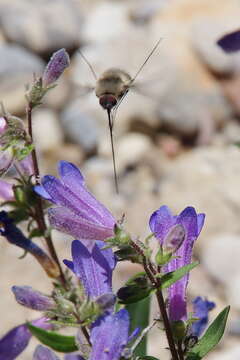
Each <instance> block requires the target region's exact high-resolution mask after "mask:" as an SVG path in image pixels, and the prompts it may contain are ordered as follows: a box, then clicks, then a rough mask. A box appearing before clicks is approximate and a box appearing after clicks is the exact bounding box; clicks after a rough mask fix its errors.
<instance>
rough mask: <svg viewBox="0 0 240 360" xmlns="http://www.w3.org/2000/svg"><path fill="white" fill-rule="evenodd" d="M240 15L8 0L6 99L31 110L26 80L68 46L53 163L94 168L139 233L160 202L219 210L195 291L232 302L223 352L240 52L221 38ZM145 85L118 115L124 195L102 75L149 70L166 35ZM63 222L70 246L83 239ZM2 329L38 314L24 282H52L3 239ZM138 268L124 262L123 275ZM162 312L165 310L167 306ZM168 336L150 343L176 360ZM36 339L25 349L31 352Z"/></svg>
mask: <svg viewBox="0 0 240 360" xmlns="http://www.w3.org/2000/svg"><path fill="white" fill-rule="evenodd" d="M239 26H240V2H239V0H211V1H209V0H148V1H147V0H145V1H144V0H128V1H126V0H125V1H123V0H122V1H120V0H119V1H117V0H115V1H114V0H112V1H101V0H98V1H97V0H95V1H94V0H91V1H90V0H88V1H87V0H51V1H48V0H0V100H1V101H3V103H4V105H5V107H6V108H7V110H8V111H9V112H11V113H13V114H15V115H18V116H21V117H23V118H24V116H25V115H24V111H25V99H24V88H25V85H26V84H27V83H29V82H31V80H32V77H33V73H35V74H38V75H40V74H41V72H42V70H43V68H44V65H45V64H46V62H47V61H48V59H49V58H50V56H51V54H52V52H54V51H56V50H57V49H59V48H61V47H65V48H66V50H67V51H68V52H69V53H70V55H71V66H70V68H69V69H68V70H67V71H66V72H65V74H64V76H63V77H62V78H61V80H60V81H59V82H58V86H57V87H56V88H55V89H54V90H52V91H51V92H50V94H49V95H48V96H47V98H46V101H45V102H44V104H43V105H42V106H41V107H39V108H38V109H37V110H36V111H35V112H34V136H35V139H36V144H37V150H38V153H39V156H40V159H41V173H42V174H46V173H52V174H56V163H57V161H58V160H60V159H64V160H68V161H72V162H74V163H76V164H77V165H78V166H80V168H81V170H82V171H83V173H84V174H85V177H86V179H87V183H88V184H89V187H90V189H91V190H92V191H93V192H94V193H95V195H96V196H97V198H98V199H99V200H101V201H102V202H103V203H104V204H106V205H107V206H108V207H109V209H111V211H112V212H113V213H114V214H115V215H116V216H117V217H118V218H120V217H121V215H122V214H123V212H124V213H126V221H127V222H126V227H127V228H128V229H129V231H131V232H132V233H133V234H136V235H141V236H145V235H147V234H148V233H149V228H148V220H149V216H150V214H151V213H152V211H154V210H156V209H157V208H158V207H159V206H160V205H163V204H167V205H169V207H171V208H172V210H173V211H174V212H176V213H177V212H179V211H180V210H182V209H183V208H184V207H185V206H187V205H193V206H195V207H196V209H197V211H198V212H205V213H206V216H207V217H206V225H205V227H204V230H203V232H202V235H201V238H200V239H199V240H198V241H197V245H196V248H195V256H196V258H198V259H199V260H200V262H201V266H200V267H198V269H196V270H194V271H193V272H192V276H191V281H190V286H189V293H190V297H191V298H193V297H195V296H197V295H200V296H207V297H208V298H209V300H211V301H215V302H216V303H217V307H216V310H214V311H213V312H212V314H211V315H212V317H214V316H216V314H217V313H218V312H219V311H220V310H221V309H222V308H223V307H224V306H225V305H227V304H231V306H232V310H231V315H230V321H229V324H228V330H227V333H226V336H225V338H224V340H223V341H222V342H221V344H220V345H219V347H218V348H217V349H216V351H215V352H214V353H212V354H211V355H209V356H208V359H209V360H236V359H240V344H239V337H240V266H239V264H240V263H239V257H240V221H239V216H240V187H239V185H240V149H239V148H238V147H237V146H236V143H239V142H240V122H239V120H240V53H239V54H236V55H231V56H229V55H225V54H224V53H223V52H222V51H221V49H219V48H218V47H217V46H216V40H217V39H218V38H219V37H221V36H222V35H223V34H225V33H226V32H229V31H232V30H235V29H236V28H238V27H239ZM160 37H162V38H163V41H162V43H161V44H160V46H159V48H158V50H157V51H156V53H155V54H154V55H153V56H152V57H151V59H150V60H149V62H148V64H147V65H146V67H145V68H144V70H143V71H142V72H141V75H140V76H139V78H138V81H137V82H136V88H137V89H136V91H135V92H130V94H129V95H127V97H126V98H125V100H124V101H123V103H122V105H121V106H120V108H119V110H118V113H117V118H116V122H115V139H116V156H117V167H118V172H119V183H120V196H117V195H116V194H115V189H114V183H113V174H112V159H111V148H110V141H109V137H108V128H107V117H106V113H105V112H104V111H103V110H102V109H101V108H100V106H99V104H98V99H97V98H96V97H95V95H94V93H93V92H92V93H87V92H86V91H85V88H84V86H89V85H90V86H94V79H93V77H92V74H91V72H90V71H89V69H88V67H87V66H86V64H85V63H84V62H83V60H82V58H81V57H80V55H79V53H78V52H77V50H78V49H79V48H80V49H81V51H82V52H83V53H84V54H85V56H86V57H87V58H88V60H89V61H90V63H91V64H92V66H93V67H94V69H95V71H96V72H97V74H101V72H102V71H104V70H105V69H107V68H109V67H119V68H121V69H124V70H126V71H127V72H129V73H130V74H132V75H133V74H135V72H136V71H137V70H138V68H139V66H140V65H141V64H142V62H143V61H144V59H145V58H146V56H147V55H148V53H149V52H150V50H151V49H152V47H153V46H154V44H155V43H156V41H157V40H158V39H159V38H160ZM54 234H55V244H56V247H57V248H58V249H59V252H60V256H61V258H69V257H70V251H69V246H70V243H71V242H70V239H69V238H67V237H63V236H62V235H61V234H57V233H54ZM0 246H1V251H0V264H1V269H2V271H1V281H0V306H1V319H2V320H1V325H0V335H2V334H4V333H5V332H6V330H8V329H10V328H11V327H13V326H15V325H17V324H19V323H21V322H24V321H25V320H26V319H31V318H34V317H36V316H37V314H36V313H34V312H33V311H27V310H26V309H24V308H21V307H20V306H19V305H17V304H16V303H15V301H14V299H13V295H12V293H11V290H10V287H11V286H12V285H32V286H33V287H35V288H37V289H38V290H42V291H47V290H48V288H49V289H50V282H48V280H47V279H46V278H45V274H44V273H43V272H42V270H41V269H40V268H38V266H36V264H35V260H34V259H33V258H32V257H30V256H27V257H26V258H24V259H23V260H19V259H18V257H19V256H20V255H22V252H21V251H19V249H18V248H15V247H12V246H9V245H8V244H6V243H5V241H4V240H3V239H1V243H0ZM136 270H137V269H136V266H132V265H131V264H124V265H121V266H119V269H118V271H117V275H116V281H117V286H119V285H120V284H121V283H122V282H123V281H124V280H126V279H127V277H128V276H129V274H131V273H132V272H135V271H136ZM154 311H155V314H156V310H153V315H154ZM164 341H165V340H164V339H163V338H162V336H161V334H160V333H159V332H158V331H153V332H152V336H151V342H150V350H149V355H153V356H160V357H161V359H166V360H167V355H166V354H167V353H166V350H164V346H165V342H164ZM33 346H34V341H32V345H31V347H30V348H28V349H27V351H26V352H25V353H24V354H23V355H21V356H20V357H19V359H20V360H28V359H31V354H32V348H33Z"/></svg>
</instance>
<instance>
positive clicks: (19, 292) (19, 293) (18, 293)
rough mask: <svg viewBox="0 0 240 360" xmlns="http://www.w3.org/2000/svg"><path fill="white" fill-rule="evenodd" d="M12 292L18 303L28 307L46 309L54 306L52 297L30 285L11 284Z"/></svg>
mask: <svg viewBox="0 0 240 360" xmlns="http://www.w3.org/2000/svg"><path fill="white" fill-rule="evenodd" d="M12 292H13V293H14V295H15V298H16V301H17V302H18V303H19V304H20V305H23V306H26V307H28V308H30V309H33V310H38V311H47V310H50V309H52V308H54V307H55V302H54V301H53V299H52V298H50V297H49V296H47V295H44V294H42V293H41V292H39V291H37V290H34V289H33V288H32V287H31V286H13V287H12Z"/></svg>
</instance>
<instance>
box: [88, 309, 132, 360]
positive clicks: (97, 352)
mask: <svg viewBox="0 0 240 360" xmlns="http://www.w3.org/2000/svg"><path fill="white" fill-rule="evenodd" d="M129 325H130V321H129V315H128V312H127V310H125V309H121V310H120V311H118V312H117V313H114V314H107V315H104V316H101V317H100V318H98V320H97V321H96V322H95V323H94V324H93V326H92V330H91V336H90V341H91V343H92V351H91V354H90V357H89V360H99V359H101V360H118V359H120V357H121V354H122V352H123V350H124V348H125V346H126V345H127V343H128V340H129V336H128V334H129Z"/></svg>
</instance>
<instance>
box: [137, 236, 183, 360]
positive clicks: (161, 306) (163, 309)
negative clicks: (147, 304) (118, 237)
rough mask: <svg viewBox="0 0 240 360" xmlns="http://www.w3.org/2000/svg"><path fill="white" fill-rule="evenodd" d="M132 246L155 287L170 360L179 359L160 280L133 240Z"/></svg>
mask: <svg viewBox="0 0 240 360" xmlns="http://www.w3.org/2000/svg"><path fill="white" fill-rule="evenodd" d="M132 246H133V247H134V249H135V250H136V251H137V252H138V254H140V255H141V256H142V259H143V267H144V270H145V271H146V274H147V276H148V278H149V280H150V281H151V283H152V284H153V286H154V287H155V289H156V297H157V302H158V306H159V310H160V313H161V316H162V320H163V324H164V329H165V332H166V336H167V340H168V345H169V350H170V352H171V355H172V360H181V359H179V356H178V353H177V350H176V347H175V343H174V338H173V333H172V329H171V325H170V321H169V318H168V314H167V310H166V306H165V302H164V298H163V294H162V290H161V280H160V279H159V278H157V279H156V278H155V276H154V275H155V271H154V273H152V271H151V269H154V267H153V265H152V264H151V265H150V266H149V264H148V262H147V259H146V257H145V255H144V253H143V251H142V249H141V248H140V247H139V246H138V245H137V244H136V243H135V242H133V241H132ZM149 263H150V261H149Z"/></svg>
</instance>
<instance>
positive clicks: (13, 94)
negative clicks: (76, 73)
mask: <svg viewBox="0 0 240 360" xmlns="http://www.w3.org/2000/svg"><path fill="white" fill-rule="evenodd" d="M43 69H44V63H43V61H42V60H41V59H40V58H39V57H38V56H37V55H34V54H33V53H31V52H29V51H28V50H26V49H24V48H23V47H21V46H18V45H13V44H4V45H1V46H0V99H1V101H2V102H3V104H4V106H5V108H6V109H7V110H8V111H9V112H11V113H15V114H19V113H20V114H21V113H22V112H24V110H25V107H26V99H25V96H24V94H25V86H26V84H32V83H33V74H36V75H38V76H40V75H41V73H42V71H43Z"/></svg>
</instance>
